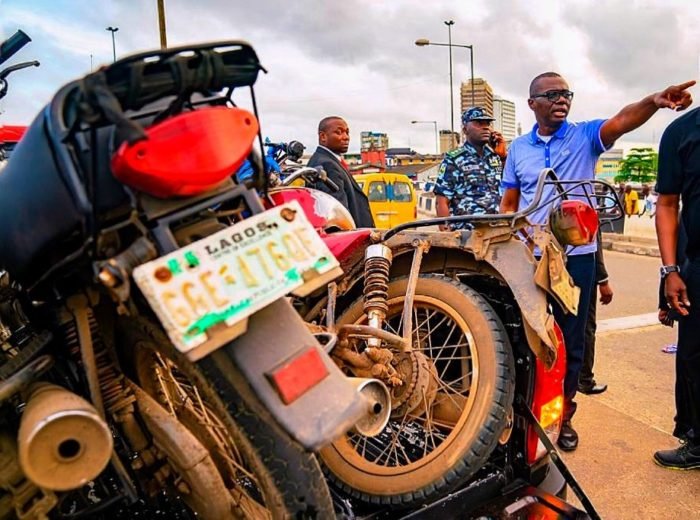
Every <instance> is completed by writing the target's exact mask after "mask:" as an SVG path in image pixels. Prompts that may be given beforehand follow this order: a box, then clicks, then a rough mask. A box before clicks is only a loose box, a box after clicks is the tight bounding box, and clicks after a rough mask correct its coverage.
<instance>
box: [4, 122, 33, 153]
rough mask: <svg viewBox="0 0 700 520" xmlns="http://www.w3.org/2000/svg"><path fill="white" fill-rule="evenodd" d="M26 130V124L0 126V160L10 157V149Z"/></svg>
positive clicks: (12, 148)
mask: <svg viewBox="0 0 700 520" xmlns="http://www.w3.org/2000/svg"><path fill="white" fill-rule="evenodd" d="M26 130H27V127H26V126H9V125H5V126H0V161H6V160H7V159H9V158H10V154H11V153H12V150H14V148H15V146H16V145H17V143H18V142H19V140H20V139H21V138H22V136H23V135H24V132H25V131H26Z"/></svg>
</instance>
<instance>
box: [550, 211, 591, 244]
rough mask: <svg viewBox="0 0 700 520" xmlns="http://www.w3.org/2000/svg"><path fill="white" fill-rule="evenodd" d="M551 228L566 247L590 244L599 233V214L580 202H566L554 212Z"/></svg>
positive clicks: (551, 217) (551, 216)
mask: <svg viewBox="0 0 700 520" xmlns="http://www.w3.org/2000/svg"><path fill="white" fill-rule="evenodd" d="M549 226H550V229H551V230H552V234H553V235H554V236H555V237H556V239H557V241H558V242H559V243H560V244H561V245H564V246H583V245H585V244H590V243H591V242H593V240H594V239H595V236H596V233H597V232H598V213H597V212H596V210H595V209H593V208H592V207H591V206H589V205H588V204H586V203H585V202H583V201H580V200H565V201H562V203H561V204H560V205H559V206H558V207H557V208H556V209H554V210H553V211H552V214H551V215H550V217H549Z"/></svg>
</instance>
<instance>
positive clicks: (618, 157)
mask: <svg viewBox="0 0 700 520" xmlns="http://www.w3.org/2000/svg"><path fill="white" fill-rule="evenodd" d="M622 159H624V150H623V149H622V148H612V149H610V150H608V151H607V152H603V153H602V154H601V155H600V157H598V162H597V163H596V165H595V176H596V178H598V179H601V180H604V181H608V182H610V183H612V182H614V179H615V176H616V175H617V174H618V173H619V172H620V163H621V162H622Z"/></svg>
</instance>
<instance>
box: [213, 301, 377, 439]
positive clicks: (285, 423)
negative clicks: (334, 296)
mask: <svg viewBox="0 0 700 520" xmlns="http://www.w3.org/2000/svg"><path fill="white" fill-rule="evenodd" d="M309 350H313V351H315V353H312V354H311V356H312V357H315V358H316V359H320V362H321V363H322V366H323V368H325V370H326V371H327V375H326V376H325V377H323V378H322V379H321V380H320V382H318V383H316V384H315V385H314V386H312V387H311V388H310V389H308V390H306V391H304V392H303V393H301V395H299V396H297V397H295V398H294V399H293V400H291V402H290V400H289V399H288V397H289V396H288V395H287V396H285V395H284V393H283V392H280V390H279V387H277V386H276V385H275V381H274V374H277V373H279V371H280V369H281V368H282V369H283V368H284V367H285V366H289V364H290V362H293V360H295V359H299V356H300V355H302V354H307V355H309ZM316 354H317V356H316ZM202 361H203V362H204V363H205V364H214V365H215V366H216V368H217V372H219V373H220V374H221V375H222V376H223V377H225V378H226V379H227V380H228V381H229V383H230V384H231V385H232V386H233V387H234V388H235V389H236V390H237V391H238V392H239V393H241V394H242V395H244V396H247V397H248V398H251V397H252V398H253V399H257V400H259V401H260V403H261V404H262V407H263V408H264V409H267V411H269V413H270V414H271V415H272V416H273V418H274V419H275V420H276V421H277V422H278V423H279V424H280V425H281V426H282V428H283V429H285V430H286V431H287V432H288V433H289V434H290V436H291V437H292V438H294V439H295V440H297V441H298V442H299V443H300V444H301V445H302V446H304V447H305V448H306V449H309V450H314V451H315V450H318V449H320V448H322V447H323V446H325V445H327V444H329V443H330V442H331V441H333V440H335V439H337V438H338V437H340V436H341V435H343V434H344V433H346V432H347V431H348V430H350V428H352V426H354V424H355V423H356V422H357V421H358V420H359V419H360V418H362V417H363V416H364V415H365V413H366V412H367V408H366V404H365V403H364V400H363V399H362V397H361V396H360V394H359V393H358V392H357V391H356V389H355V388H354V386H353V385H352V384H351V383H350V380H349V379H348V378H347V377H346V376H345V375H344V374H343V373H342V372H341V371H340V369H339V368H338V367H337V366H336V365H335V363H333V361H332V360H331V358H330V357H329V356H328V354H326V352H325V351H324V350H323V348H322V347H321V345H319V343H318V342H317V341H316V339H315V338H314V336H313V335H312V334H311V333H310V332H309V330H308V328H307V326H306V324H305V323H304V322H303V321H302V319H301V318H300V317H299V315H298V313H297V312H296V311H295V310H294V308H293V307H292V305H291V304H290V303H289V302H288V301H287V300H286V299H285V298H282V299H279V300H277V301H276V302H274V303H272V304H271V305H269V306H267V307H266V308H264V309H263V310H261V311H259V312H257V313H255V314H253V315H252V316H250V318H249V321H248V330H247V332H246V333H245V334H243V335H242V336H240V337H238V338H236V339H235V340H234V341H232V342H230V343H228V344H227V345H226V346H224V347H222V348H220V349H219V350H217V351H215V352H213V353H212V354H211V355H210V356H208V358H205V359H204V360H202ZM285 397H286V398H287V399H286V400H287V402H286V403H285Z"/></svg>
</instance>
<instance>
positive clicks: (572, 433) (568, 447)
mask: <svg viewBox="0 0 700 520" xmlns="http://www.w3.org/2000/svg"><path fill="white" fill-rule="evenodd" d="M557 444H558V445H559V447H560V448H561V449H562V451H574V450H575V449H576V448H578V433H576V430H574V429H573V428H572V426H571V421H564V423H563V424H562V425H561V431H560V432H559V439H558V440H557Z"/></svg>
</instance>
